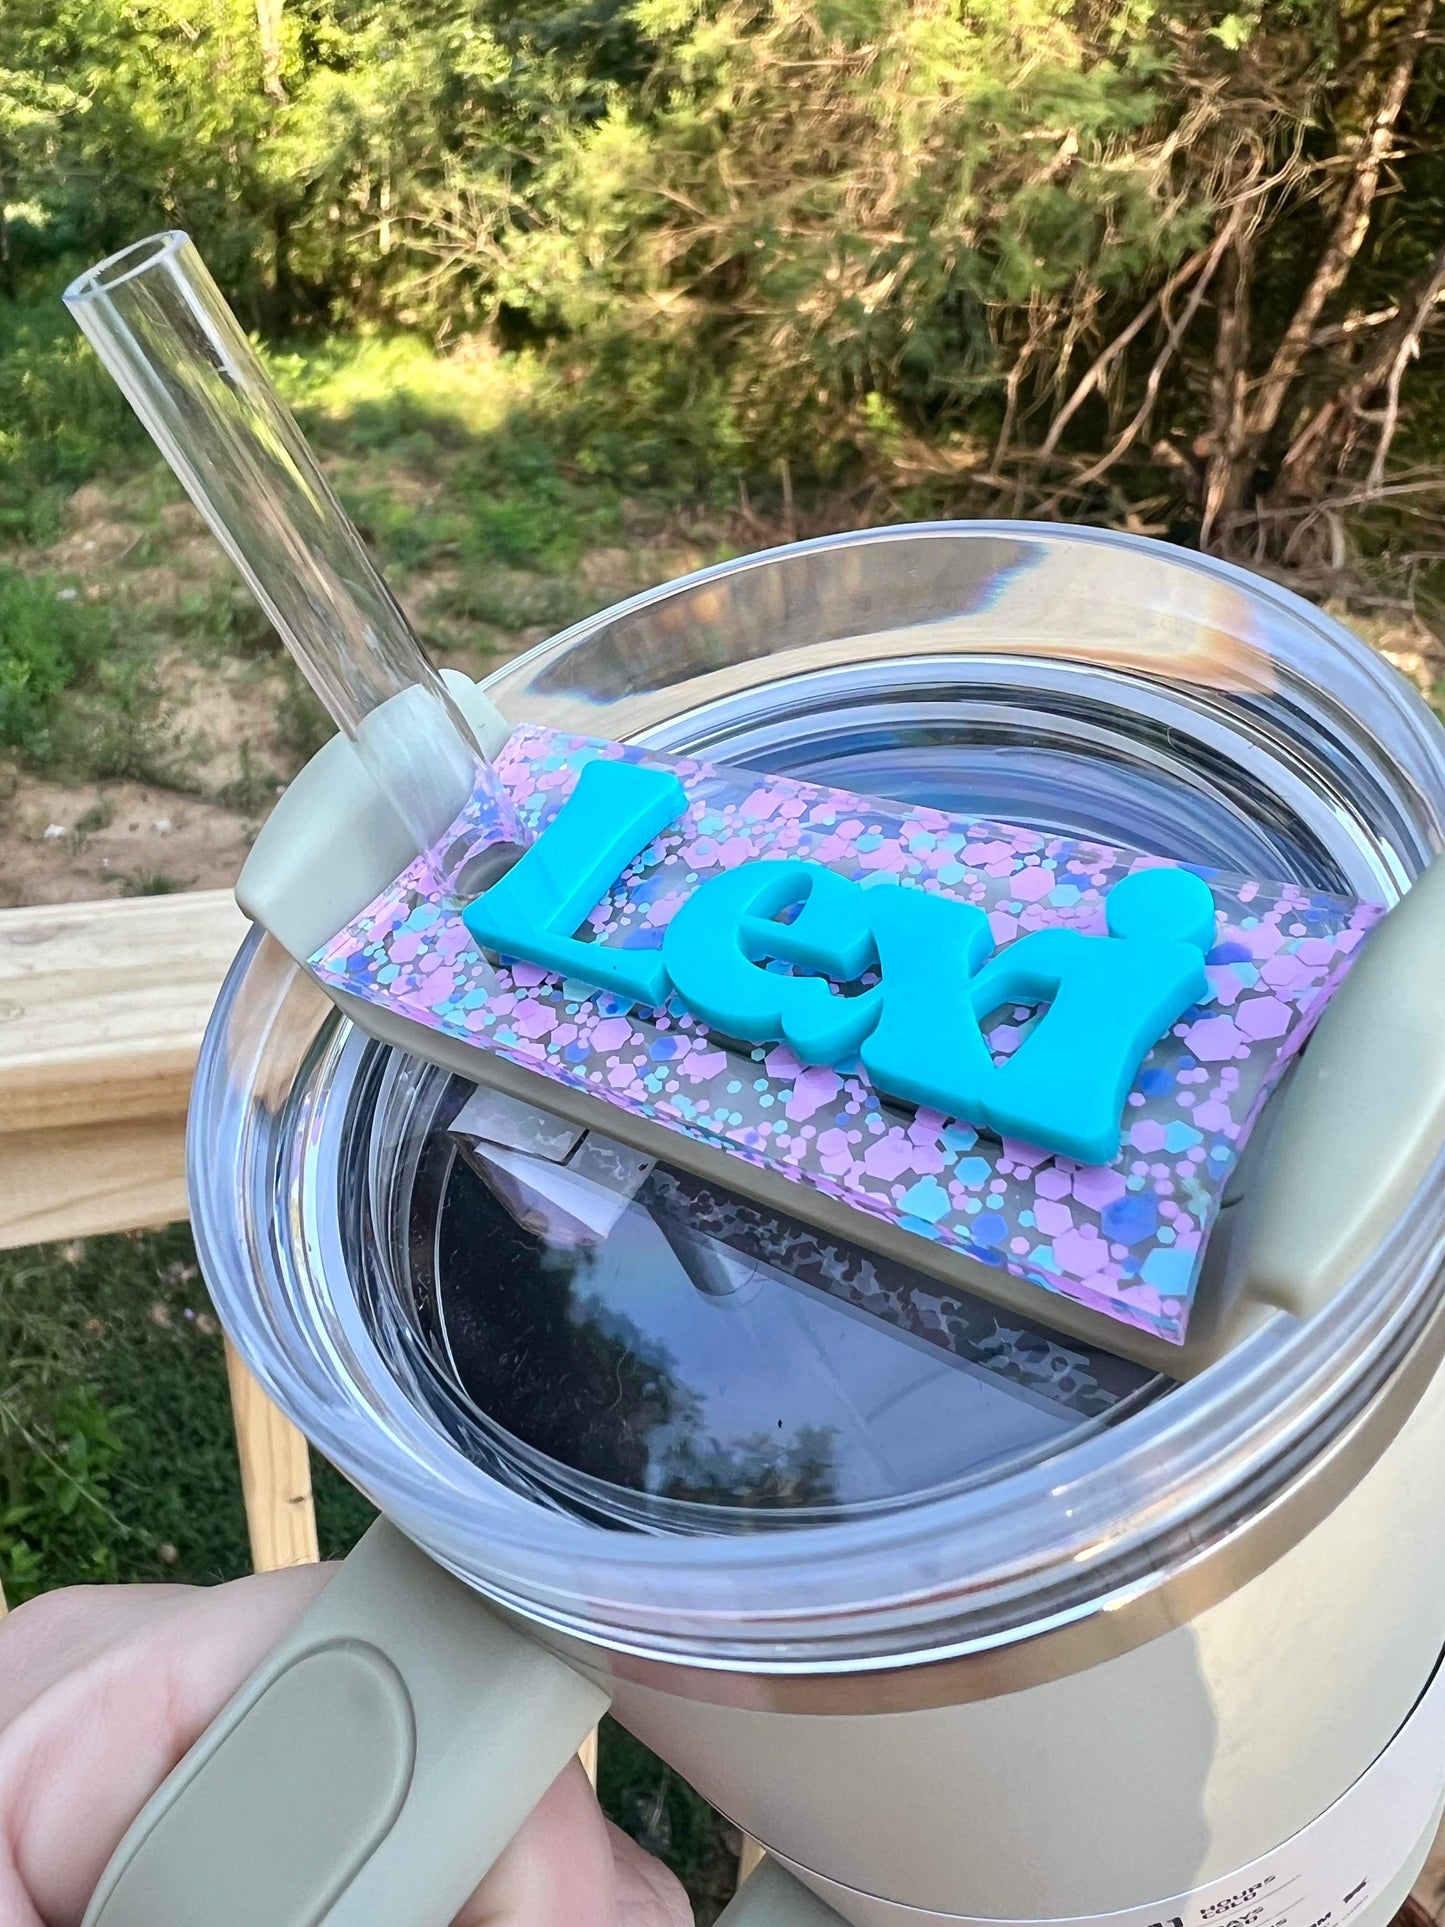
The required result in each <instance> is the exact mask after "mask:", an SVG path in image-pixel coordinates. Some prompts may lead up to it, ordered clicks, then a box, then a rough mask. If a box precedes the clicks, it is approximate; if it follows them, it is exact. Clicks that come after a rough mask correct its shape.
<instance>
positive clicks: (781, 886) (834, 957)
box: [662, 862, 882, 1064]
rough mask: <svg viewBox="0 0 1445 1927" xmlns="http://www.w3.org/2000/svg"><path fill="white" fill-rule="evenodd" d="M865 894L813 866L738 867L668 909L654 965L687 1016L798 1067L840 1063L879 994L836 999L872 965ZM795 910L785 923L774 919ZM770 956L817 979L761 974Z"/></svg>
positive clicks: (872, 1017)
mask: <svg viewBox="0 0 1445 1927" xmlns="http://www.w3.org/2000/svg"><path fill="white" fill-rule="evenodd" d="M867 898H868V893H867V891H866V890H860V889H859V888H858V885H857V884H856V883H850V882H849V881H848V879H847V878H846V877H840V876H839V875H838V874H837V872H836V871H835V870H826V869H824V868H823V866H822V865H821V864H819V863H799V862H777V863H741V864H739V865H738V867H737V868H736V869H735V870H723V871H721V872H719V874H718V875H717V876H713V877H709V878H708V879H707V881H706V882H705V883H700V884H699V885H698V887H697V889H696V890H694V891H693V893H692V895H691V896H690V897H689V898H688V900H687V902H686V903H684V904H682V905H680V907H679V908H678V909H677V910H676V911H674V913H673V916H672V920H671V921H670V922H669V924H668V926H667V934H666V935H665V936H664V938H663V940H662V958H663V962H664V964H665V965H666V967H667V974H668V976H669V977H670V978H671V979H672V982H673V987H674V988H675V989H676V991H677V994H678V996H679V997H680V998H681V999H682V1001H683V1003H684V1004H686V1005H687V1007H688V1009H689V1010H690V1011H692V1012H693V1014H694V1016H697V1017H701V1018H702V1020H703V1022H704V1023H706V1024H708V1025H710V1026H711V1027H712V1028H713V1029H714V1030H718V1031H721V1032H723V1033H724V1035H726V1036H728V1037H739V1038H743V1039H745V1040H746V1041H747V1042H748V1043H750V1044H765V1043H775V1042H776V1041H777V1040H778V1039H779V1038H782V1039H783V1040H784V1041H785V1042H786V1043H788V1044H789V1045H791V1047H792V1048H793V1050H794V1051H795V1052H796V1053H797V1055H798V1056H799V1057H800V1058H801V1059H802V1060H803V1062H804V1063H805V1064H833V1063H836V1062H837V1061H838V1059H839V1058H840V1057H847V1056H848V1055H849V1054H850V1053H851V1052H852V1051H855V1050H856V1049H857V1048H858V1045H859V1043H860V1042H861V1040H862V1039H863V1037H865V1036H866V1035H867V1033H868V1032H869V1031H870V1030H871V1029H872V1028H873V1025H874V1024H875V1023H876V1022H877V1021H878V1013H879V1011H880V1009H881V1008H882V992H881V990H879V989H877V988H875V989H872V990H867V991H863V992H860V993H859V994H858V995H857V996H853V997H844V996H842V995H840V994H839V993H838V992H837V991H835V990H834V989H833V988H832V985H831V984H829V983H827V982H825V981H823V979H824V978H825V977H826V978H831V979H833V981H834V982H835V983H851V982H854V981H856V979H857V978H859V977H860V976H861V975H862V974H863V972H864V971H865V970H867V969H868V968H869V967H870V966H871V965H872V964H874V963H875V962H876V961H877V952H876V950H875V948H874V944H873V933H872V930H871V929H870V927H869V922H868V902H867ZM794 905H797V906H798V914H797V916H796V917H794V919H793V920H792V922H791V923H780V922H778V921H777V919H778V918H779V917H780V916H781V915H782V913H783V911H785V910H789V909H792V908H793V906H794ZM768 957H776V958H780V959H782V960H784V961H785V962H787V963H790V964H794V965H801V966H802V967H803V968H804V969H805V970H816V971H820V972H822V973H823V975H822V976H821V977H794V976H789V975H787V974H786V973H784V972H782V971H777V970H765V969H763V968H762V967H761V965H762V963H763V961H764V959H765V958H768Z"/></svg>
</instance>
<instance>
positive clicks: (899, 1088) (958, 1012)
mask: <svg viewBox="0 0 1445 1927" xmlns="http://www.w3.org/2000/svg"><path fill="white" fill-rule="evenodd" d="M867 897H868V912H869V915H870V916H871V918H872V921H873V935H874V939H875V941H876V942H877V945H878V961H879V963H880V964H881V965H882V967H883V989H884V993H885V995H884V1002H883V1015H882V1017H881V1018H880V1019H879V1022H878V1028H877V1030H875V1031H874V1033H873V1035H872V1036H871V1037H870V1038H869V1039H868V1041H867V1042H866V1043H865V1044H864V1046H863V1050H862V1057H863V1068H864V1070H865V1071H867V1073H868V1075H869V1076H870V1077H871V1078H872V1080H873V1082H874V1083H875V1084H876V1085H877V1087H878V1089H879V1090H880V1091H885V1092H887V1094H888V1095H889V1096H890V1097H901V1098H903V1099H904V1101H905V1102H906V1103H909V1104H926V1105H929V1106H931V1107H932V1109H934V1110H936V1111H942V1112H943V1113H944V1115H945V1116H947V1117H958V1118H962V1119H963V1120H964V1121H965V1122H967V1123H970V1124H979V1123H982V1122H983V1120H982V1118H980V1117H979V1116H978V1115H977V1113H976V1112H973V1111H968V1110H965V1109H963V1108H962V1105H961V1101H960V1094H961V1093H963V1092H967V1091H973V1090H976V1089H977V1088H978V1087H979V1086H980V1084H982V1083H983V1082H985V1081H986V1079H987V1075H988V1073H989V1072H990V1071H992V1069H993V1060H992V1059H991V1058H990V1056H989V1054H988V1047H987V1045H986V1044H985V1043H984V1041H983V1032H982V1031H981V1030H980V1028H979V1022H978V1018H977V1017H976V1016H975V1015H974V1010H973V1005H972V1004H971V1003H970V1001H969V995H968V985H969V979H970V978H971V977H972V976H973V973H974V972H975V971H976V970H977V969H978V967H979V965H980V964H981V963H982V962H983V960H984V958H985V957H987V956H988V954H989V952H990V951H991V950H992V948H993V932H992V931H991V930H990V928H989V921H988V918H987V917H986V916H985V915H984V913H983V911H982V910H980V909H978V908H977V906H976V905H974V904H972V903H960V902H959V901H958V899H957V898H956V897H940V896H934V895H933V894H932V893H931V892H928V891H924V890H920V889H916V888H913V887H911V886H909V885H907V884H902V883H879V884H875V885H874V886H873V888H872V889H871V890H869V891H868V893H867Z"/></svg>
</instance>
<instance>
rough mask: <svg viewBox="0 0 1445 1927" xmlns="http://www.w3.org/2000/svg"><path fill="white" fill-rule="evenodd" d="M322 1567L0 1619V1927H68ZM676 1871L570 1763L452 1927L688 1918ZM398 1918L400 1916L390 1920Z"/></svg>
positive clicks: (57, 1601)
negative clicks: (614, 1815)
mask: <svg viewBox="0 0 1445 1927" xmlns="http://www.w3.org/2000/svg"><path fill="white" fill-rule="evenodd" d="M330 1576H331V1573H330V1568H328V1567H325V1566H308V1567H297V1568H294V1569H293V1570H291V1571H289V1572H273V1573H265V1574H259V1575H257V1576H255V1577H253V1578H250V1579H238V1580H236V1581H235V1582H234V1583H233V1584H231V1585H228V1586H214V1587H209V1588H202V1587H191V1586H88V1587H73V1588H70V1589H68V1590H65V1591H61V1592H54V1593H47V1594H45V1595H43V1596H42V1597H41V1598H39V1599H36V1600H33V1601H32V1602H31V1603H30V1604H29V1605H25V1606H20V1607H18V1608H17V1609H16V1610H15V1611H14V1612H13V1613H12V1614H11V1615H10V1617H9V1619H7V1620H6V1621H5V1622H4V1623H3V1624H0V1921H3V1922H4V1923H5V1927H72V1923H78V1922H79V1921H80V1919H81V1917H82V1915H83V1914H84V1912H85V1909H86V1905H87V1903H88V1901H89V1899H90V1895H91V1893H92V1892H93V1891H94V1888H95V1885H96V1883H97V1881H98V1880H99V1879H100V1876H101V1874H102V1873H103V1872H104V1870H105V1867H106V1863H107V1862H108V1861H109V1859H110V1857H111V1855H112V1853H114V1851H115V1849H116V1847H117V1845H118V1844H119V1842H120V1839H121V1836H122V1835H123V1834H124V1833H125V1831H126V1828H127V1827H128V1826H129V1825H130V1823H131V1821H132V1820H133V1819H134V1818H135V1816H136V1814H137V1813H139V1811H140V1809H141V1808H142V1807H143V1806H144V1805H145V1803H146V1801H147V1800H149V1798H150V1797H151V1795H152V1794H153V1793H154V1792H155V1790H156V1788H157V1787H158V1786H159V1785H160V1784H161V1782H162V1781H163V1780H164V1779H165V1778H166V1777H167V1775H168V1774H169V1773H170V1771H171V1769H172V1768H173V1767H174V1766H175V1765H176V1763H177V1762H178V1761H179V1760H180V1759H181V1757H182V1756H183V1755H184V1754H185V1753H187V1752H188V1751H189V1750H190V1747H191V1746H192V1744H193V1743H194V1742H195V1741H196V1740H197V1739H198V1738H199V1737H200V1735H201V1734H202V1733H203V1732H204V1731H205V1729H206V1727H207V1726H209V1725H210V1723H211V1721H212V1720H213V1719H214V1718H215V1716H216V1714H217V1713H219V1712H220V1710H221V1708H222V1707H223V1706H224V1705H225V1704H226V1702H227V1700H229V1699H230V1698H231V1696H232V1695H233V1694H234V1693H235V1692H236V1691H237V1690H238V1688H239V1687H241V1686H242V1685H243V1684H244V1682H245V1681H246V1680H247V1679H248V1678H249V1677H250V1675H251V1674H252V1673H253V1672H254V1671H255V1670H256V1668H257V1667H258V1666H259V1665H260V1664H261V1662H262V1660H263V1659H264V1658H265V1657H266V1655H267V1653H269V1652H270V1651H271V1650H272V1648H273V1647H275V1646H276V1645H278V1644H279V1643H280V1641H281V1640H282V1639H284V1638H285V1636H286V1635H287V1633H289V1632H290V1631H291V1629H292V1627H293V1626H294V1625H295V1623H296V1621H297V1620H298V1619H299V1618H300V1617H301V1615H302V1613H303V1612H304V1611H305V1610H306V1608H307V1607H308V1606H309V1605H310V1604H311V1601H312V1600H313V1599H314V1597H315V1596H316V1594H317V1593H318V1592H319V1591H320V1590H321V1588H322V1586H323V1585H324V1584H325V1583H326V1581H327V1579H328V1578H329V1577H330ZM691 1919H692V1912H691V1909H690V1908H689V1906H688V1903H687V1900H686V1897H685V1896H684V1894H683V1891H682V1888H681V1887H680V1886H679V1885H678V1883H677V1881H676V1880H675V1879H674V1878H673V1877H672V1875H671V1874H670V1873H669V1872H668V1871H667V1869H666V1868H665V1867H663V1866H662V1865H661V1863H660V1862H658V1861H656V1860H654V1859H653V1858H652V1857H651V1855H650V1854H646V1853H644V1852H643V1851H642V1849H641V1848H640V1847H638V1846H636V1845H635V1844H634V1843H633V1842H632V1841H631V1840H629V1839H628V1838H627V1836H626V1835H625V1834H624V1833H621V1832H619V1830H618V1829H617V1828H616V1827H614V1826H612V1825H611V1824H610V1822H608V1821H606V1820H604V1819H603V1817H602V1813H601V1811H600V1809H599V1808H598V1805H597V1801H596V1798H595V1796H594V1795H593V1792H592V1789H591V1787H590V1786H589V1785H588V1783H587V1776H586V1775H585V1774H584V1773H583V1771H582V1769H581V1767H580V1766H579V1765H578V1764H577V1763H576V1762H575V1761H574V1762H573V1763H572V1764H571V1765H570V1766H568V1767H567V1768H566V1769H565V1770H564V1771H563V1772H562V1773H561V1774H560V1775H559V1777H558V1778H557V1780H556V1781H555V1782H554V1783H553V1785H552V1787H551V1789H550V1791H549V1792H548V1793H546V1794H545V1795H544V1796H543V1798H542V1800H541V1802H540V1804H539V1805H538V1807H537V1808H536V1810H535V1812H534V1813H533V1814H532V1815H531V1817H530V1818H529V1819H528V1820H527V1821H526V1822H525V1824H524V1825H523V1827H522V1829H521V1831H520V1832H519V1833H518V1834H517V1835H516V1837H515V1839H513V1841H512V1843H511V1845H510V1846H508V1847H507V1849H506V1850H505V1852H504V1853H503V1854H502V1856H501V1858H500V1859H499V1860H498V1861H497V1862H496V1864H495V1866H494V1867H493V1868H492V1870H491V1872H490V1873H489V1874H488V1875H487V1877H486V1879H485V1880H483V1882H482V1884H481V1885H480V1887H478V1888H477V1890H476V1892H475V1893H474V1894H473V1895H472V1897H471V1899H470V1900H469V1901H468V1902H467V1904H466V1906H465V1907H464V1908H463V1909H462V1911H461V1913H460V1914H458V1916H457V1918H456V1922H455V1923H454V1927H564V1923H565V1927H687V1924H688V1923H690V1922H691ZM395 1927H404V1923H401V1922H397V1923H395Z"/></svg>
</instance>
